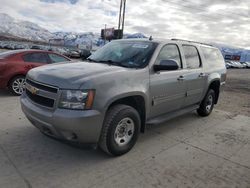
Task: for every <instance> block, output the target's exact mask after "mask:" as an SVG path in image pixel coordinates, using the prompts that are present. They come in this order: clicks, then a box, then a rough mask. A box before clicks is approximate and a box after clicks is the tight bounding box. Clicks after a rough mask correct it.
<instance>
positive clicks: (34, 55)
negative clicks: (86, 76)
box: [0, 50, 71, 95]
mask: <svg viewBox="0 0 250 188" xmlns="http://www.w3.org/2000/svg"><path fill="white" fill-rule="evenodd" d="M65 61H71V59H69V58H68V57H65V56H63V55H60V54H57V53H54V52H50V51H43V50H14V51H8V52H3V53H0V89H4V88H7V87H8V88H9V90H10V91H11V92H12V93H13V94H14V95H21V94H22V92H23V89H24V87H25V75H26V74H27V72H28V71H29V70H30V69H32V68H35V67H38V66H41V65H46V64H51V63H58V62H65Z"/></svg>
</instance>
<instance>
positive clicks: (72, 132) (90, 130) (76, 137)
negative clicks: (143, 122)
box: [20, 94, 104, 144]
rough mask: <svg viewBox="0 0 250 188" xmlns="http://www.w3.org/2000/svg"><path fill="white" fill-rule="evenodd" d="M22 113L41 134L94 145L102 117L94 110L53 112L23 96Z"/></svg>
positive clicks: (100, 127)
mask: <svg viewBox="0 0 250 188" xmlns="http://www.w3.org/2000/svg"><path fill="white" fill-rule="evenodd" d="M20 100H21V107H22V111H23V112H24V114H25V115H26V117H27V118H28V120H29V121H30V122H31V123H32V124H33V125H34V126H35V127H37V128H38V129H39V130H40V131H42V132H43V133H45V134H47V135H49V136H52V137H54V138H57V139H61V140H67V141H72V142H78V143H83V144H96V143H97V142H98V140H99V136H100V134H101V129H102V122H103V119H104V117H103V116H102V114H101V113H100V112H98V111H96V110H86V111H80V110H67V109H59V108H56V109H55V110H51V109H47V108H44V107H42V106H38V105H37V104H34V103H33V102H32V101H30V99H29V98H28V97H27V96H26V94H23V95H22V96H21V99H20Z"/></svg>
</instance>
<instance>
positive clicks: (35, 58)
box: [23, 53, 48, 63]
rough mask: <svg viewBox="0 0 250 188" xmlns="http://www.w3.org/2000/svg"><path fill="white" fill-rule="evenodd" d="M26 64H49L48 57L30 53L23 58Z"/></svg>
mask: <svg viewBox="0 0 250 188" xmlns="http://www.w3.org/2000/svg"><path fill="white" fill-rule="evenodd" d="M23 60H24V61H25V62H35V63H48V57H47V55H46V54H45V53H30V54H26V55H24V56H23Z"/></svg>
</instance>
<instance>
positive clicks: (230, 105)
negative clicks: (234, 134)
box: [216, 69, 250, 116]
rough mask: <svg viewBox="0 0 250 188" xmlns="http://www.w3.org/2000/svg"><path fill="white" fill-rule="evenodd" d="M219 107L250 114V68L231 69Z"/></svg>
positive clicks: (228, 110) (237, 112)
mask: <svg viewBox="0 0 250 188" xmlns="http://www.w3.org/2000/svg"><path fill="white" fill-rule="evenodd" d="M216 108H217V109H220V110H224V111H227V112H232V113H234V114H242V115H246V116H250V69H229V70H228V74H227V82H226V85H225V87H224V90H223V92H222V93H221V96H220V100H219V103H218V105H217V106H216Z"/></svg>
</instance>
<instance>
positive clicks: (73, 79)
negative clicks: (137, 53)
mask: <svg viewBox="0 0 250 188" xmlns="http://www.w3.org/2000/svg"><path fill="white" fill-rule="evenodd" d="M126 70H127V69H126V68H124V67H118V66H112V65H107V64H103V63H93V62H73V63H59V64H51V65H46V66H41V67H38V68H34V69H32V70H30V71H29V72H28V74H27V78H29V79H31V80H34V81H37V82H41V83H44V84H48V85H53V86H57V87H59V88H61V89H79V88H80V86H81V85H82V84H84V82H85V81H87V80H89V79H94V78H97V77H101V76H103V75H106V74H113V73H117V72H123V71H126Z"/></svg>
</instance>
